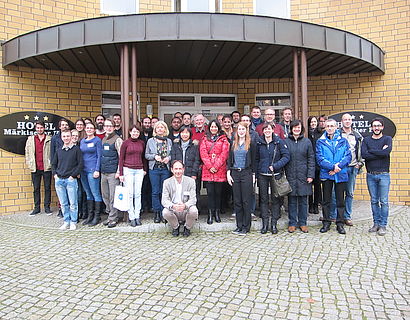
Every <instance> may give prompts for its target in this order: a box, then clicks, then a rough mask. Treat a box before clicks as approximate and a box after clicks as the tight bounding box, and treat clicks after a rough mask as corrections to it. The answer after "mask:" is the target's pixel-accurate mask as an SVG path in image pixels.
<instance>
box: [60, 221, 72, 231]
mask: <svg viewBox="0 0 410 320" xmlns="http://www.w3.org/2000/svg"><path fill="white" fill-rule="evenodd" d="M69 226H70V224H69V223H68V222H64V223H63V225H62V226H61V227H60V228H59V229H60V230H66V229H68V227H69Z"/></svg>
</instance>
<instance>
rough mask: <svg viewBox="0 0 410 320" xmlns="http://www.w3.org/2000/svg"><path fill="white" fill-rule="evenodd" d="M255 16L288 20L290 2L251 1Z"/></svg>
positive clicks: (280, 0)
mask: <svg viewBox="0 0 410 320" xmlns="http://www.w3.org/2000/svg"><path fill="white" fill-rule="evenodd" d="M253 12H254V13H255V14H256V15H261V16H270V17H278V18H287V19H289V18H290V0H253Z"/></svg>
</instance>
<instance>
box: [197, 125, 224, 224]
mask: <svg viewBox="0 0 410 320" xmlns="http://www.w3.org/2000/svg"><path fill="white" fill-rule="evenodd" d="M200 155H201V159H202V162H203V168H202V181H206V190H207V195H208V220H207V223H208V224H212V222H213V219H214V218H215V222H221V218H220V212H221V195H222V184H223V182H225V181H226V161H227V159H228V155H229V142H228V138H227V137H226V135H225V134H224V133H223V131H221V126H220V124H219V123H218V121H216V120H212V121H211V122H210V123H209V126H208V128H207V130H206V135H205V136H204V137H203V139H202V141H201V143H200Z"/></svg>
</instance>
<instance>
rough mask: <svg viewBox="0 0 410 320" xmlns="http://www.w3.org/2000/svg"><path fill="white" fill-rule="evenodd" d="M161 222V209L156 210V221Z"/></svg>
mask: <svg viewBox="0 0 410 320" xmlns="http://www.w3.org/2000/svg"><path fill="white" fill-rule="evenodd" d="M160 222H161V214H160V212H159V211H155V212H154V223H160Z"/></svg>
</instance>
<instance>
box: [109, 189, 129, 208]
mask: <svg viewBox="0 0 410 320" xmlns="http://www.w3.org/2000/svg"><path fill="white" fill-rule="evenodd" d="M113 206H114V208H116V209H118V210H120V211H127V210H129V208H130V193H129V191H128V188H126V187H124V186H123V185H122V184H121V185H118V186H116V187H115V193H114V204H113Z"/></svg>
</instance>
